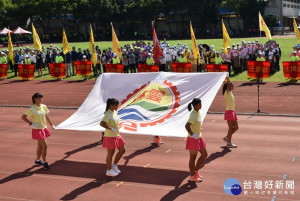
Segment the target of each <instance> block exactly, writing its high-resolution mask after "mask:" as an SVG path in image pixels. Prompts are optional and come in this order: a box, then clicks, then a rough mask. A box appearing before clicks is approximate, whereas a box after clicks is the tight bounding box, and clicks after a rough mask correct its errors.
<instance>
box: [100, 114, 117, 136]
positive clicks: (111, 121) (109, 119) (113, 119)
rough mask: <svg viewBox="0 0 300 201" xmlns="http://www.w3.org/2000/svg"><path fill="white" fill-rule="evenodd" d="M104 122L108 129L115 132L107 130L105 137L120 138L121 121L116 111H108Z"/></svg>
mask: <svg viewBox="0 0 300 201" xmlns="http://www.w3.org/2000/svg"><path fill="white" fill-rule="evenodd" d="M102 121H104V122H105V123H106V124H107V126H108V127H110V128H113V130H115V131H113V130H110V129H105V133H104V136H105V137H118V136H119V135H120V132H119V119H118V115H117V112H116V111H111V110H110V109H109V110H107V112H106V113H105V115H104V117H103V119H102Z"/></svg>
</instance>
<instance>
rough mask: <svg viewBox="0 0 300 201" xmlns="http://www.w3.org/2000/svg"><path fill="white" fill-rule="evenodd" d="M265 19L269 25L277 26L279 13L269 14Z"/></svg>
mask: <svg viewBox="0 0 300 201" xmlns="http://www.w3.org/2000/svg"><path fill="white" fill-rule="evenodd" d="M264 20H265V22H266V24H267V26H268V27H275V26H276V24H277V22H278V15H267V16H265V17H264Z"/></svg>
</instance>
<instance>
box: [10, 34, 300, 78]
mask: <svg viewBox="0 0 300 201" xmlns="http://www.w3.org/2000/svg"><path fill="white" fill-rule="evenodd" d="M243 40H245V41H255V40H258V41H259V42H260V43H266V42H267V41H268V40H269V39H268V38H233V39H231V44H237V43H241V42H242V41H243ZM273 40H275V41H277V42H278V43H279V45H280V48H281V53H282V57H281V62H282V61H290V54H291V52H292V50H293V46H295V45H296V44H297V39H296V37H295V36H291V37H275V38H274V39H273ZM132 42H133V41H120V46H123V45H125V44H128V43H129V44H131V43H132ZM146 42H148V41H146ZM150 42H151V41H150ZM178 42H180V43H181V44H187V45H188V46H189V47H190V48H192V43H191V40H171V41H168V43H169V44H170V45H176V46H177V44H178ZM197 43H202V44H208V45H211V44H213V45H214V46H215V49H216V50H219V51H220V50H221V48H222V46H223V39H204V40H202V39H198V40H197ZM49 45H50V44H45V45H44V46H45V47H47V46H49ZM54 45H56V46H57V47H62V44H61V43H58V44H54ZM95 45H98V46H99V48H100V49H101V50H103V49H107V48H109V47H112V42H95ZM69 46H70V48H71V47H72V46H75V47H76V49H78V48H81V49H87V48H88V47H89V42H80V43H69ZM43 74H44V76H43V77H39V78H35V79H54V78H52V77H51V76H50V75H49V74H48V70H45V71H43ZM36 76H37V73H36ZM8 79H17V78H16V77H14V73H12V72H11V71H10V70H9V71H8ZM67 79H72V80H76V79H83V78H82V77H81V76H74V77H70V78H67ZM90 79H94V76H93V75H91V76H90ZM231 80H232V81H245V82H247V81H251V80H250V79H248V77H247V72H243V73H241V74H239V75H237V76H233V77H232V79H231ZM264 81H266V82H286V81H287V80H286V79H284V76H283V71H282V68H281V70H280V71H279V72H277V73H275V74H274V75H272V76H271V77H270V78H268V79H265V80H264Z"/></svg>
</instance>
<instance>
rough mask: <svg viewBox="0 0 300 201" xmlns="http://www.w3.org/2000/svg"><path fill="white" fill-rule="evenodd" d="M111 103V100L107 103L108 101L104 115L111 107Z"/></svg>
mask: <svg viewBox="0 0 300 201" xmlns="http://www.w3.org/2000/svg"><path fill="white" fill-rule="evenodd" d="M110 102H111V99H110V98H109V99H107V101H106V109H105V112H104V114H105V113H106V112H107V110H108V109H109V106H110Z"/></svg>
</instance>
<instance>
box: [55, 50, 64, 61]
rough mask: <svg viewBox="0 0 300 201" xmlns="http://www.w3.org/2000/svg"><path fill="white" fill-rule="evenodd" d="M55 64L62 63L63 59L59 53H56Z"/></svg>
mask: <svg viewBox="0 0 300 201" xmlns="http://www.w3.org/2000/svg"><path fill="white" fill-rule="evenodd" d="M55 63H64V58H63V57H62V56H61V55H60V52H59V51H57V55H56V57H55Z"/></svg>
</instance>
